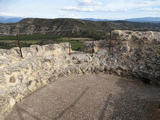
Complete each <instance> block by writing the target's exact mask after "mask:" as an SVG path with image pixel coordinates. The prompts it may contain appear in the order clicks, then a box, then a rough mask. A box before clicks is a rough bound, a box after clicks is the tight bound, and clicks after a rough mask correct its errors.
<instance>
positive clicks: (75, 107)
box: [6, 73, 160, 120]
mask: <svg viewBox="0 0 160 120" xmlns="http://www.w3.org/2000/svg"><path fill="white" fill-rule="evenodd" d="M159 103H160V88H158V87H154V86H149V85H144V84H143V83H141V82H139V81H136V80H132V79H126V78H121V77H117V76H114V75H106V74H103V73H100V74H88V75H83V76H78V75H77V76H76V75H74V76H70V77H63V78H61V79H59V80H58V81H56V82H54V83H52V84H49V85H47V86H45V87H43V88H41V89H39V90H37V91H36V92H34V93H33V94H31V95H30V96H27V97H26V98H25V99H24V100H23V101H21V103H17V104H16V105H15V106H14V108H13V110H12V112H11V113H10V114H9V115H8V117H7V118H6V120H153V119H152V118H153V116H151V115H150V114H151V113H150V110H151V109H152V107H151V106H152V105H153V104H154V105H155V106H158V104H159ZM155 109H157V111H159V110H158V108H156V107H155ZM159 113H160V111H159V112H158V113H157V114H159ZM159 118H160V117H159V116H158V115H157V116H155V115H154V120H159Z"/></svg>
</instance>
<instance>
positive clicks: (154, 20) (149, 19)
mask: <svg viewBox="0 0 160 120" xmlns="http://www.w3.org/2000/svg"><path fill="white" fill-rule="evenodd" d="M125 21H130V22H152V23H160V17H144V18H132V19H126V20H125Z"/></svg>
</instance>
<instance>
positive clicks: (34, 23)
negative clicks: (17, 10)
mask: <svg viewBox="0 0 160 120" xmlns="http://www.w3.org/2000/svg"><path fill="white" fill-rule="evenodd" d="M115 29H120V30H139V31H148V30H149V31H160V23H138V22H128V21H88V20H80V19H65V18H64V19H60V18H59V19H38V18H26V19H23V20H21V21H20V22H18V23H9V24H0V34H1V35H4V34H5V35H12V34H16V33H17V30H18V31H19V32H20V34H55V35H60V36H72V37H92V38H95V39H105V38H106V36H107V35H108V33H109V32H110V31H111V30H115Z"/></svg>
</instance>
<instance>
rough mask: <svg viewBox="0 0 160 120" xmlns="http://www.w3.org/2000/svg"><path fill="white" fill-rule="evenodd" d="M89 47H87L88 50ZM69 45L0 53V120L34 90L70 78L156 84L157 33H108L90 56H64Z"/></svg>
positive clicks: (159, 67)
mask: <svg viewBox="0 0 160 120" xmlns="http://www.w3.org/2000/svg"><path fill="white" fill-rule="evenodd" d="M89 44H92V43H89V42H88V43H87V44H86V45H87V46H88V45H89ZM68 46H69V43H61V44H50V45H44V46H39V45H33V46H31V47H29V48H22V52H23V56H24V58H23V59H22V58H21V57H20V55H19V49H18V48H12V49H10V50H2V49H1V50H0V120H1V119H2V120H3V119H4V116H6V115H7V113H8V112H9V111H10V110H11V108H12V107H13V106H14V104H15V103H16V102H18V101H20V100H21V99H23V98H24V97H25V96H27V95H29V94H31V93H32V92H33V91H35V90H37V89H38V88H40V87H42V86H44V85H46V84H48V83H49V82H52V81H54V80H56V79H58V78H59V77H62V76H68V75H70V74H84V73H97V72H107V73H114V74H117V75H120V76H133V77H136V78H139V79H141V80H147V81H150V82H151V83H156V84H160V33H157V32H133V31H120V30H116V31H113V32H112V36H111V40H108V41H96V42H94V49H95V50H94V51H95V53H94V54H93V55H92V54H90V53H72V54H71V55H68V51H69V49H68Z"/></svg>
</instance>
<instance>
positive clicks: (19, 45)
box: [16, 33, 23, 58]
mask: <svg viewBox="0 0 160 120" xmlns="http://www.w3.org/2000/svg"><path fill="white" fill-rule="evenodd" d="M16 36H17V44H18V47H19V53H20V56H21V58H23V54H22V47H21V43H20V39H19V33H17V35H16Z"/></svg>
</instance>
